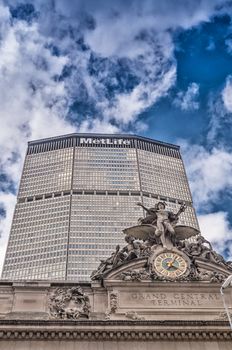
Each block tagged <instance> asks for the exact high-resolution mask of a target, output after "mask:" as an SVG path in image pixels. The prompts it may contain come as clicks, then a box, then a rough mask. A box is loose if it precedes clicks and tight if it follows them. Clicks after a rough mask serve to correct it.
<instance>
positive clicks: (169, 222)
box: [91, 202, 232, 282]
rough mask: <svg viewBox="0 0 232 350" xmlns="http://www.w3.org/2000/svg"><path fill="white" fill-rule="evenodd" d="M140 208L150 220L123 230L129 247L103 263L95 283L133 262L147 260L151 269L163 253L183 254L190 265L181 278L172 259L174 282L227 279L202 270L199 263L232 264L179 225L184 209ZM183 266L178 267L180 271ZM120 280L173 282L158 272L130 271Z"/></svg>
mask: <svg viewBox="0 0 232 350" xmlns="http://www.w3.org/2000/svg"><path fill="white" fill-rule="evenodd" d="M138 205H139V206H141V207H142V208H143V209H144V210H145V211H146V213H147V216H146V217H145V218H144V219H139V225H138V226H133V227H129V228H127V229H124V230H123V232H124V233H125V241H126V245H125V246H124V247H123V248H121V249H120V246H117V247H116V250H115V251H114V252H113V253H112V254H111V256H110V257H109V258H107V259H105V260H101V263H100V265H99V267H98V268H97V270H95V271H93V273H92V275H91V279H92V280H102V279H103V278H104V276H105V275H107V273H108V272H109V271H111V270H113V269H114V268H116V267H118V266H121V265H123V264H125V263H127V262H129V261H132V260H136V259H140V258H146V259H147V262H148V264H147V265H149V259H150V257H151V256H152V255H155V252H158V251H160V250H162V249H163V251H164V252H166V251H167V252H168V251H169V252H171V253H172V255H173V256H174V254H176V255H178V254H179V256H180V257H181V254H182V255H183V254H184V256H185V260H186V261H188V268H187V270H186V273H184V274H183V275H182V276H178V274H181V271H180V270H179V271H180V272H179V271H177V270H178V258H175V257H173V256H172V258H170V261H167V262H166V265H167V266H168V267H169V269H167V272H170V271H171V270H173V271H174V270H175V269H176V274H174V273H173V276H174V275H176V277H175V278H172V280H173V279H175V280H178V281H196V280H198V281H208V282H222V281H223V280H224V279H225V277H226V276H225V275H223V274H220V273H217V272H210V271H203V270H200V269H199V267H198V266H197V263H196V260H197V259H199V260H204V261H206V262H209V263H213V264H217V265H221V266H222V267H224V268H226V269H227V270H232V262H231V261H228V262H226V261H225V259H224V258H223V257H222V256H221V255H220V254H218V253H217V252H215V250H213V247H212V245H211V244H210V242H209V241H207V240H206V239H205V238H204V237H203V236H201V235H200V232H199V231H197V230H196V229H194V228H192V227H187V226H181V225H179V226H177V225H176V224H177V222H178V218H179V216H180V215H181V213H182V212H183V211H184V210H185V209H186V206H185V205H183V206H181V207H180V210H179V211H178V212H177V213H176V214H175V213H173V212H170V211H167V210H166V209H165V203H164V202H159V203H158V204H157V205H156V206H155V207H154V208H146V207H145V206H143V205H142V204H141V203H138ZM193 236H194V239H191V240H190V239H189V238H190V237H193ZM175 252H176V253H175ZM178 252H179V253H178ZM183 258H184V257H183ZM164 260H165V259H164ZM180 265H181V264H180V263H179V267H181V266H180ZM148 270H149V269H148ZM167 274H168V273H167ZM169 274H170V273H169ZM121 278H122V279H123V280H127V281H129V280H131V281H140V280H146V279H152V280H162V281H164V280H170V278H167V276H166V277H165V276H160V274H156V273H155V271H146V272H145V271H131V270H130V271H127V272H123V273H122V274H121Z"/></svg>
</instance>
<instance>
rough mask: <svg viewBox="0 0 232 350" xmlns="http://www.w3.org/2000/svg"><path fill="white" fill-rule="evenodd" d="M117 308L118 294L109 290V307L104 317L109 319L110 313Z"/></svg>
mask: <svg viewBox="0 0 232 350" xmlns="http://www.w3.org/2000/svg"><path fill="white" fill-rule="evenodd" d="M117 308H118V294H117V293H116V292H111V293H110V294H109V309H108V310H107V311H106V313H105V318H106V319H107V320H108V319H110V315H112V314H114V313H115V312H116V311H117Z"/></svg>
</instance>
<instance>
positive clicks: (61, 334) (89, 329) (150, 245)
mask: <svg viewBox="0 0 232 350" xmlns="http://www.w3.org/2000/svg"><path fill="white" fill-rule="evenodd" d="M139 205H141V204H140V203H139ZM144 208H145V207H144ZM145 209H146V210H147V211H148V216H147V217H146V219H142V221H141V222H140V223H139V225H138V226H134V227H131V228H128V229H125V230H124V232H125V234H126V237H125V241H126V245H125V246H124V247H122V248H120V247H119V246H117V247H116V249H115V251H114V252H113V253H112V254H111V255H110V257H109V258H107V259H105V260H101V263H100V265H99V267H98V268H97V269H96V270H95V271H93V273H92V282H91V283H87V282H86V283H84V282H83V283H73V282H68V281H42V280H41V281H39V280H38V281H37V280H33V281H29V280H27V281H4V280H2V281H1V282H0V300H1V303H0V350H1V349H4V350H7V349H9V350H16V349H17V350H18V349H22V350H32V349H33V350H34V349H37V350H42V349H43V350H44V349H45V350H52V349H56V350H63V349H67V350H69V349H70V350H79V349H81V350H83V349H88V350H91V349H98V350H99V349H102V350H105V349H108V348H109V349H111V350H112V349H117V350H120V349H123V350H125V349H142V350H143V349H144V350H149V349H153V350H154V349H157V350H158V349H159V350H160V349H162V350H166V349H168V350H170V349H171V350H172V349H173V350H174V349H175V350H176V349H184V350H193V349H205V350H207V349H210V350H212V349H215V350H216V349H217V350H224V349H225V350H227V349H228V350H229V349H231V344H232V331H231V329H230V326H229V322H228V318H227V315H226V314H225V309H224V305H223V300H222V297H221V294H220V288H221V285H222V283H223V282H224V281H225V280H226V279H227V277H228V276H230V275H231V274H232V263H231V262H227V261H225V260H224V258H223V257H222V256H221V255H219V254H218V253H217V252H215V251H214V250H213V248H212V246H211V244H210V242H208V241H207V240H205V239H204V237H202V236H201V235H200V234H199V231H197V230H196V229H194V228H191V227H186V226H181V225H180V226H177V225H176V223H177V220H178V215H179V214H180V212H181V211H183V210H185V207H184V206H183V208H182V209H180V211H179V212H178V213H176V214H174V213H170V212H169V211H167V210H166V209H165V205H164V203H161V202H160V203H158V204H157V206H156V207H155V208H151V209H147V208H145ZM145 220H146V222H145ZM149 222H150V223H149ZM227 281H228V280H227ZM224 297H225V302H226V304H227V305H228V307H229V310H230V312H231V310H232V290H231V289H230V288H228V289H226V290H225V293H224Z"/></svg>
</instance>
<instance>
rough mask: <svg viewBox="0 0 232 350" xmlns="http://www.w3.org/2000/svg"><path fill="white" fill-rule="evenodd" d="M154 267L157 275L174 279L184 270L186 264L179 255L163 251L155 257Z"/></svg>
mask: <svg viewBox="0 0 232 350" xmlns="http://www.w3.org/2000/svg"><path fill="white" fill-rule="evenodd" d="M154 267H155V269H156V271H157V272H158V273H159V275H162V276H165V277H168V278H171V279H175V278H178V277H180V276H182V275H183V274H184V273H185V272H186V270H187V267H188V264H187V262H186V260H185V259H184V258H183V257H182V256H181V255H179V254H177V253H173V252H165V253H161V254H159V255H158V256H157V257H156V258H155V260H154Z"/></svg>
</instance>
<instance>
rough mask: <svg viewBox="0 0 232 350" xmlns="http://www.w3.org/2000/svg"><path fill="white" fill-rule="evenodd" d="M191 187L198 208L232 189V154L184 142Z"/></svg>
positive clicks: (183, 147)
mask: <svg viewBox="0 0 232 350" xmlns="http://www.w3.org/2000/svg"><path fill="white" fill-rule="evenodd" d="M182 151H183V155H184V159H185V164H186V169H187V173H188V178H189V181H190V187H191V191H192V194H193V198H194V202H195V205H196V206H197V208H200V207H201V208H204V206H208V205H210V203H211V202H216V201H217V200H218V199H219V197H220V194H221V192H222V191H225V190H229V191H231V190H232V177H231V173H232V154H231V153H229V152H227V151H226V150H223V149H216V148H214V149H212V151H207V150H206V149H205V148H204V147H202V146H198V145H190V144H187V143H182Z"/></svg>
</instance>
